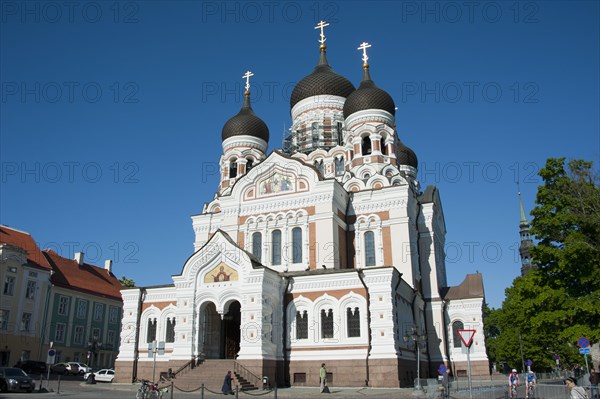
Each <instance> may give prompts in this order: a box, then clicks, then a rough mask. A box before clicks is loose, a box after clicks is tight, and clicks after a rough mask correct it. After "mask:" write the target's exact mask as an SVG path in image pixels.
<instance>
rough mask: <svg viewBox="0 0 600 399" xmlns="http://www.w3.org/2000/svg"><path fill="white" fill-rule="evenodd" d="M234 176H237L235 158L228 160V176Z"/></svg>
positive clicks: (231, 177)
mask: <svg viewBox="0 0 600 399" xmlns="http://www.w3.org/2000/svg"><path fill="white" fill-rule="evenodd" d="M234 177H237V158H233V159H232V160H231V161H229V178H230V179H233V178H234Z"/></svg>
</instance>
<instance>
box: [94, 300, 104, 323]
mask: <svg viewBox="0 0 600 399" xmlns="http://www.w3.org/2000/svg"><path fill="white" fill-rule="evenodd" d="M102 313H104V305H103V304H101V303H97V304H95V305H94V321H101V320H102Z"/></svg>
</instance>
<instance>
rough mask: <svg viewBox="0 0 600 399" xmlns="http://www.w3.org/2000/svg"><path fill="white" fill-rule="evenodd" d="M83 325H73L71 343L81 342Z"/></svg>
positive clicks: (79, 343)
mask: <svg viewBox="0 0 600 399" xmlns="http://www.w3.org/2000/svg"><path fill="white" fill-rule="evenodd" d="M83 332H84V331H83V326H75V331H74V332H73V343H74V344H78V345H81V344H83V335H84V334H83Z"/></svg>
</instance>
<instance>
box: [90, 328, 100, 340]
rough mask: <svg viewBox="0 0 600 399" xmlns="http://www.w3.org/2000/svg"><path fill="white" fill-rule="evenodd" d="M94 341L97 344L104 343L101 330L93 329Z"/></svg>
mask: <svg viewBox="0 0 600 399" xmlns="http://www.w3.org/2000/svg"><path fill="white" fill-rule="evenodd" d="M92 340H94V341H96V342H100V341H102V335H101V334H100V329H99V328H92Z"/></svg>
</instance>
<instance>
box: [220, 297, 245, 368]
mask: <svg viewBox="0 0 600 399" xmlns="http://www.w3.org/2000/svg"><path fill="white" fill-rule="evenodd" d="M241 320H242V317H241V305H240V303H239V302H238V301H234V302H232V303H231V304H229V309H228V311H227V313H226V314H225V316H223V323H222V324H221V332H222V335H221V336H222V342H221V358H222V359H235V358H236V355H237V354H238V352H239V351H240V326H241Z"/></svg>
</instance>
